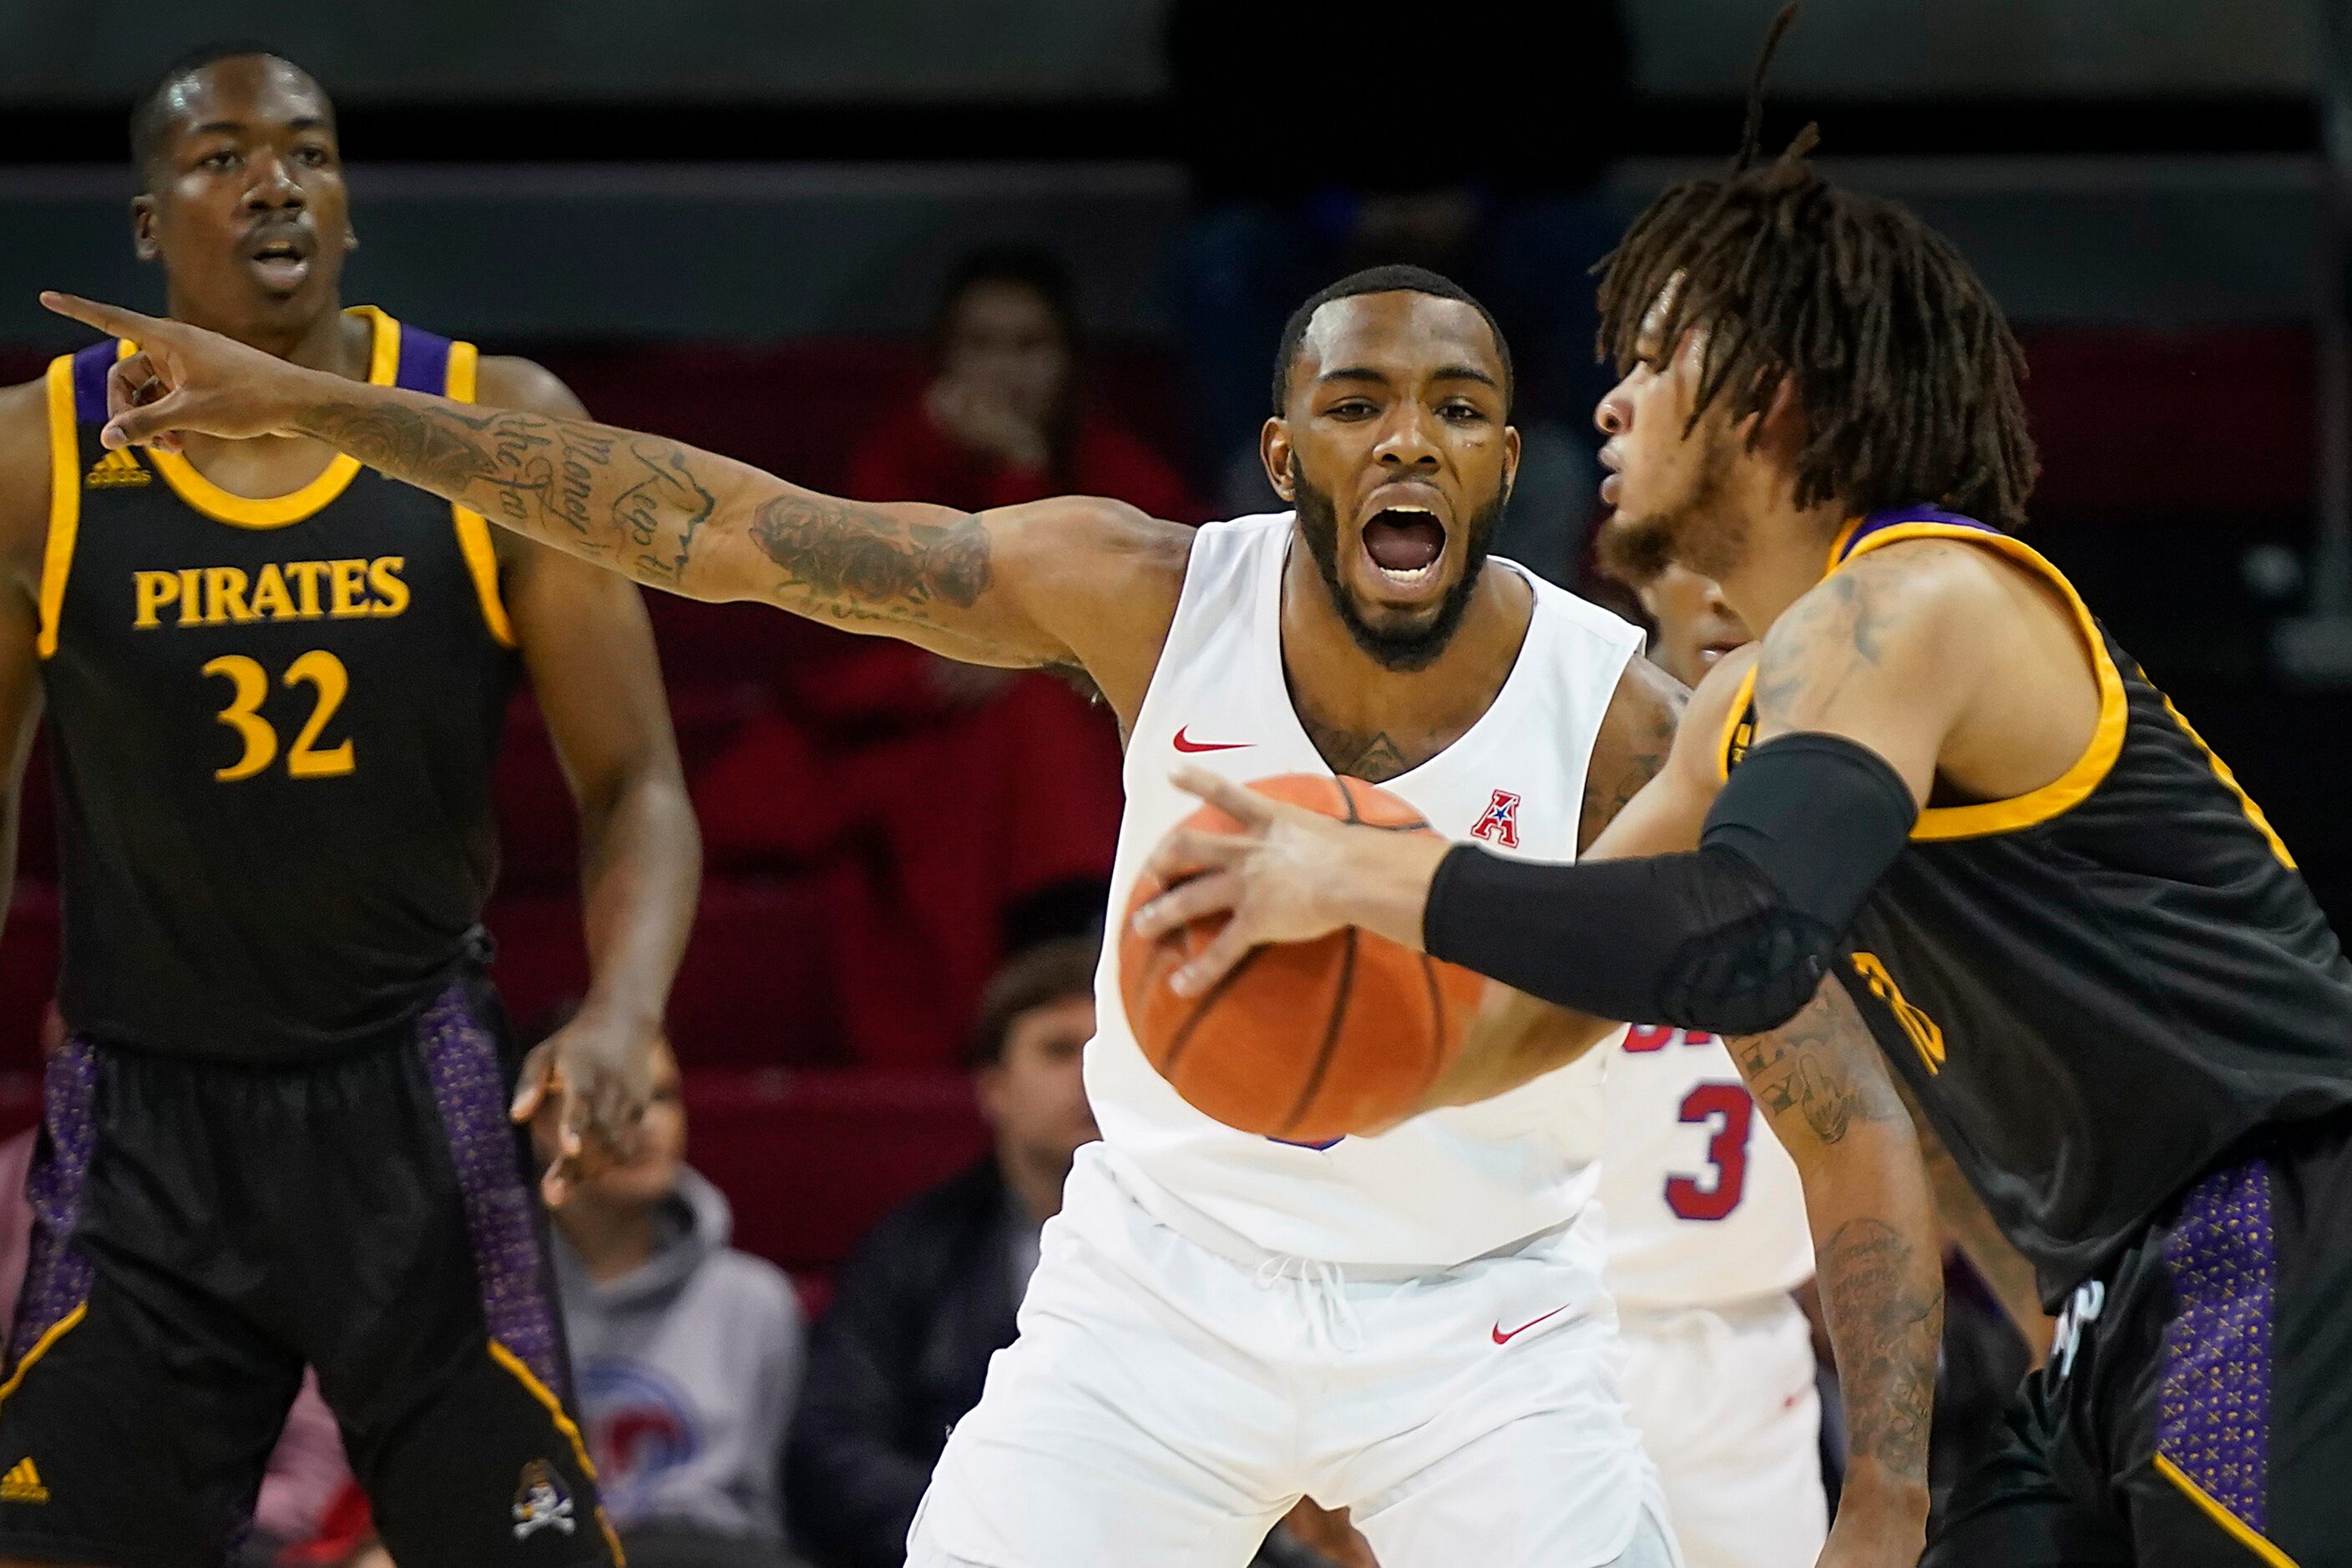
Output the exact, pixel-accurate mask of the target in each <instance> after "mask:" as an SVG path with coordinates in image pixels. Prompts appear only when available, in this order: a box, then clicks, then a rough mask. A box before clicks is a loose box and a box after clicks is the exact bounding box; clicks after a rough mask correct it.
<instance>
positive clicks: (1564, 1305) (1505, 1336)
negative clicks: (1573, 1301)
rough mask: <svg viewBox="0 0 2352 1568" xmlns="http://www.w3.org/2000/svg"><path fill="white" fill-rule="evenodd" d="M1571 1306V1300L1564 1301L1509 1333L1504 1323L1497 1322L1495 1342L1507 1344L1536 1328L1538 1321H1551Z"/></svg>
mask: <svg viewBox="0 0 2352 1568" xmlns="http://www.w3.org/2000/svg"><path fill="white" fill-rule="evenodd" d="M1569 1306H1570V1303H1569V1302H1566V1301H1562V1302H1561V1303H1560V1304H1559V1306H1557V1307H1554V1308H1553V1309H1552V1310H1550V1311H1549V1312H1546V1313H1545V1314H1544V1315H1543V1316H1542V1317H1540V1318H1529V1319H1528V1321H1526V1322H1524V1323H1521V1324H1520V1325H1519V1326H1518V1327H1517V1328H1516V1329H1513V1330H1512V1331H1510V1332H1509V1333H1505V1332H1504V1331H1503V1325H1502V1324H1501V1323H1500V1322H1497V1323H1496V1325H1495V1342H1496V1344H1498V1345H1507V1344H1509V1343H1510V1342H1512V1341H1513V1340H1515V1339H1517V1338H1518V1337H1519V1336H1520V1335H1521V1334H1524V1333H1526V1332H1527V1331H1528V1330H1529V1329H1532V1328H1534V1327H1535V1326H1536V1325H1537V1324H1538V1323H1543V1322H1549V1321H1551V1320H1552V1319H1554V1318H1557V1317H1559V1315H1560V1314H1561V1313H1562V1312H1565V1311H1567V1310H1568V1309H1569Z"/></svg>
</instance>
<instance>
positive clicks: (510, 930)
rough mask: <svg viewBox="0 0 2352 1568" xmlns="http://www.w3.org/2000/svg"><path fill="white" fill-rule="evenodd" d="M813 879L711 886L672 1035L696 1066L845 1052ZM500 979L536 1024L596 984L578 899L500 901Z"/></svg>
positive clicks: (494, 915) (493, 926)
mask: <svg viewBox="0 0 2352 1568" xmlns="http://www.w3.org/2000/svg"><path fill="white" fill-rule="evenodd" d="M826 921H827V900H826V899H825V898H824V896H823V894H822V890H821V889H820V888H819V886H818V885H817V884H815V883H814V882H811V881H809V880H806V879H800V880H789V881H787V880H761V881H740V882H730V881H725V880H715V881H712V882H710V883H708V884H706V885H705V887H704V888H703V890H702V903H701V907H700V909H699V910H698V912H697V915H696V920H695V928H694V933H693V936H692V939H691V940H690V941H689V942H688V946H687V951H686V962H685V964H684V965H683V967H681V968H680V970H679V971H678V977H677V984H676V986H675V987H673V988H672V991H671V994H670V1014H669V1023H670V1037H671V1040H672V1041H673V1043H674V1044H675V1045H676V1046H677V1054H678V1059H679V1060H680V1061H681V1062H683V1063H685V1064H686V1065H687V1066H688V1067H689V1068H693V1067H701V1066H720V1067H735V1066H741V1067H763V1066H775V1067H782V1066H815V1065H822V1064H827V1063H835V1062H840V1061H842V1060H844V1059H845V1054H846V1053H845V1045H844V1043H843V1039H842V1030H841V1026H840V1024H839V1022H838V1021H837V1017H836V1008H835V1001H834V996H835V991H834V986H833V982H832V979H831V974H830V965H829V963H828V958H827V952H826V943H825V938H824V930H825V925H826ZM488 925H489V928H490V931H491V934H492V935H494V936H495V937H497V938H498V944H499V955H498V960H497V966H496V971H495V973H496V974H497V978H498V982H499V990H500V991H501V993H503V994H504V995H505V997H506V1001H507V1007H508V1010H509V1012H511V1013H512V1014H513V1016H514V1017H515V1019H516V1021H517V1023H518V1024H520V1025H521V1026H525V1027H529V1026H530V1025H531V1024H532V1023H533V1022H535V1021H539V1020H542V1019H544V1018H545V1016H547V1015H548V1014H549V1013H550V1012H551V1011H552V1010H553V1009H554V1008H555V1007H557V1006H558V1005H562V1004H564V1003H568V1002H574V1001H577V1000H578V999H579V997H580V996H581V994H583V993H584V992H585V991H586V990H587V987H588V959H587V953H586V949H585V947H584V945H583V938H582V935H581V928H580V905H579V902H578V900H576V899H572V898H569V897H557V896H552V895H547V894H517V895H514V896H510V897H505V898H500V899H499V900H497V901H495V902H494V903H493V904H492V905H491V906H490V910H489V915H488Z"/></svg>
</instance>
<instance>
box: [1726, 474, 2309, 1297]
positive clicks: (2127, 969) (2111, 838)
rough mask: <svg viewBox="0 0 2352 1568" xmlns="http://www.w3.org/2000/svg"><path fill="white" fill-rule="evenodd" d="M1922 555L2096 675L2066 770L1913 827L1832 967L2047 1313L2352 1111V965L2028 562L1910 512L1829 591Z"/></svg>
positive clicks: (1977, 535) (1732, 728)
mask: <svg viewBox="0 0 2352 1568" xmlns="http://www.w3.org/2000/svg"><path fill="white" fill-rule="evenodd" d="M1910 539H1951V540H1957V541H1960V542H1966V543H1969V544H1973V545H1977V546H1979V547H1981V548H1984V549H1988V550H1993V551H1997V552H2000V553H2001V554H2002V555H2004V556H2006V557H2008V558H2009V559H2010V560H2011V561H2014V562H2016V563H2019V564H2021V565H2022V566H2024V567H2026V568H2028V569H2029V570H2031V571H2032V572H2034V573H2036V574H2040V575H2041V576H2042V577H2043V578H2045V579H2046V580H2047V581H2048V582H2049V583H2050V584H2052V586H2053V588H2055V589H2056V590H2057V591H2058V592H2059V593H2061V594H2062V595H2063V596H2064V598H2065V599H2066V601H2067V602H2068V603H2069V604H2071V605H2073V606H2074V613H2075V615H2076V616H2078V617H2079V619H2080V622H2081V626H2082V633H2083V637H2084V643H2085V644H2086V646H2087V647H2088V648H2089V649H2090V651H2091V654H2092V657H2093V660H2094V663H2095V666H2096V668H2097V673H2098V680H2099V697H2100V705H2099V706H2100V711H2099V723H2098V728H2097V731H2096V732H2095V734H2094V736H2093V738H2092V741H2091V743H2090V745H2089V747H2088V749H2086V750H2085V751H2084V753H2083V755H2082V757H2081V758H2080V759H2079V760H2078V761H2077V762H2076V763H2075V764H2074V766H2073V767H2072V768H2070V769H2068V770H2067V772H2066V773H2064V775H2063V776H2062V777H2060V778H2058V779H2056V780H2054V781H2053V782H2052V783H2051V784H2047V785H2045V786H2043V787H2042V788H2041V789H2038V790H2035V791H2033V792H2032V794H2030V795H2022V796H2020V797H2018V798H2016V799H2012V800H2001V801H1991V802H1985V803H1980V804H1971V805H1950V806H1944V805H1930V806H1929V807H1928V808H1927V810H1925V811H1923V812H1922V813H1921V814H1920V816H1919V821H1918V825H1917V826H1916V828H1914V830H1913V832H1912V835H1911V843H1910V845H1909V847H1908V848H1907V849H1906V851H1905V852H1904V854H1903V855H1902V856H1901V858H1899V859H1898V860H1897V861H1896V862H1895V867H1894V868H1893V869H1892V870H1891V871H1889V872H1888V873H1887V875H1886V877H1885V879H1884V880H1883V881H1882V882H1881V883H1880V884H1879V886H1878V888H1877V889H1876V891H1875V892H1874V893H1873V895H1872V896H1871V899H1870V900H1869V902H1868V903H1867V904H1866V905H1865V906H1864V910H1863V911H1862V913H1861V915H1860V917H1859V918H1858V919H1857V920H1856V921H1855V922H1854V926H1853V931H1852V933H1851V935H1850V938H1849V941H1848V943H1847V946H1846V948H1845V949H1844V951H1843V952H1842V953H1841V954H1840V955H1839V959H1838V963H1837V966H1836V967H1837V973H1838V976H1839V978H1840V980H1841V981H1842V982H1843V984H1844V985H1845V988H1846V990H1847V991H1848V992H1849V993H1850V994H1852V995H1853V999H1854V1002H1855V1005H1857V1006H1858V1007H1859V1009H1860V1010H1861V1013H1862V1016H1863V1017H1864V1019H1866V1020H1867V1021H1868V1023H1869V1025H1870V1027H1871V1030H1872V1033H1873V1034H1874V1036H1875V1037H1876V1038H1877V1040H1878V1042H1879V1044H1880V1046H1881V1047H1883V1048H1884V1049H1885V1053H1886V1055H1887V1057H1888V1058H1889V1059H1890V1060H1891V1061H1892V1062H1893V1063H1894V1064H1895V1068H1897V1069H1898V1070H1899V1071H1900V1072H1901V1073H1902V1075H1903V1077H1904V1079H1906V1082H1907V1083H1908V1084H1909V1085H1910V1087H1911V1088H1912V1089H1913V1090H1914V1091H1915V1093H1916V1097H1917V1099H1918V1100H1919V1102H1920V1105H1921V1107H1922V1108H1923V1110H1925V1111H1926V1113H1927V1117H1928V1119H1929V1121H1931V1122H1932V1123H1933V1124H1934V1127H1935V1130H1936V1131H1937V1133H1938V1134H1940V1135H1941V1136H1942V1138H1943V1140H1944V1142H1946V1144H1947V1145H1948V1147H1949V1148H1950V1151H1951V1153H1952V1156H1953V1158H1954V1159H1955V1160H1956V1161H1958V1163H1959V1165H1960V1167H1961V1168H1962V1169H1963V1170H1964V1171H1966V1172H1967V1173H1968V1174H1969V1179H1970V1180H1971V1181H1972V1182H1973V1183H1974V1184H1975V1185H1976V1187H1977V1190H1978V1192H1979V1194H1981V1195H1982V1196H1983V1198H1984V1199H1985V1202H1986V1204H1987V1205H1988V1206H1989V1207H1990V1209H1991V1211H1992V1213H1993V1215H1994V1216H1995V1217H1996V1218H1997V1219H1998V1220H1999V1221H2000V1224H2001V1226H2002V1228H2003V1229H2004V1230H2005V1231H2006V1232H2007V1233H2008V1235H2009V1237H2010V1239H2011V1241H2012V1242H2014V1243H2015V1244H2016V1245H2017V1246H2018V1247H2019V1248H2020V1249H2021V1251H2022V1252H2024V1254H2025V1255H2026V1256H2027V1257H2028V1258H2031V1259H2032V1261H2033V1264H2034V1266H2035V1268H2036V1270H2037V1271H2038V1273H2039V1275H2040V1278H2041V1284H2042V1294H2043V1297H2044V1299H2045V1300H2047V1301H2049V1302H2050V1303H2052V1304H2053V1305H2054V1304H2055V1303H2056V1302H2057V1301H2058V1300H2060V1299H2061V1298H2062V1297H2063V1295H2064V1294H2065V1293H2066V1292H2067V1291H2068V1290H2070V1289H2073V1287H2074V1286H2075V1285H2076V1284H2078V1283H2080V1282H2081V1281H2082V1280H2084V1279H2087V1278H2090V1277H2092V1276H2094V1275H2095V1274H2096V1273H2098V1272H2099V1271H2100V1270H2101V1269H2102V1268H2105V1266H2106V1264H2107V1263H2108V1262H2110V1261H2111V1260H2112V1259H2113V1258H2115V1257H2116V1255H2117V1254H2118V1253H2119V1252H2121V1251H2122V1250H2123V1249H2124V1248H2125V1247H2127V1246H2128V1245H2129V1244H2130V1243H2131V1242H2132V1241H2133V1239H2134V1238H2135V1237H2137V1236H2138V1235H2139V1234H2140V1232H2141V1231H2142V1229H2143V1228H2144V1226H2146V1225H2147V1222H2148V1220H2149V1219H2150V1218H2151V1216H2153V1215H2155V1214H2156V1213H2157V1212H2158V1210H2159V1209H2160V1208H2162V1207H2163V1205H2165V1204H2166V1203H2167V1202H2168V1200H2169V1199H2171V1198H2172V1197H2174V1196H2175V1195H2176V1194H2179V1193H2181V1192H2183V1191H2184V1190H2186V1189H2187V1188H2189V1186H2191V1185H2193V1184H2195V1182H2196V1181H2197V1180H2198V1178H2199V1177H2200V1175H2201V1174H2203V1173H2205V1172H2206V1171H2208V1170H2209V1169H2210V1168H2212V1167H2213V1166H2214V1165H2215V1164H2216V1163H2217V1162H2218V1161H2220V1160H2221V1157H2222V1156H2223V1155H2224V1154H2225V1153H2226V1152H2228V1151H2230V1150H2231V1148H2233V1147H2234V1146H2236V1145H2239V1144H2241V1143H2242V1142H2244V1141H2246V1140H2247V1139H2248V1138H2249V1137H2250V1136H2251V1135H2252V1134H2253V1133H2254V1132H2256V1131H2258V1130H2260V1129H2263V1128H2265V1127H2269V1126H2273V1125H2276V1124H2281V1123H2290V1122H2296V1121H2307V1120H2311V1119H2315V1118H2318V1117H2321V1116H2323V1115H2326V1114H2327V1113H2328V1112H2330V1111H2333V1110H2337V1109H2339V1108H2342V1107H2346V1106H2352V964H2347V962H2346V959H2345V955H2344V952H2343V949H2342V947H2341V946H2340V945H2339V943H2338V942H2337V941H2336V933H2335V932H2334V931H2331V930H2330V929H2329V927H2328V924H2327V921H2326V917H2325V916H2324V915H2322V914H2321V912H2320V910H2319V906H2318V904H2317V903H2316V902H2315V900H2313V898H2312V896H2311V892H2310V889H2308V888H2307V887H2305V883H2304V880H2303V878H2302V876H2301V875H2300V874H2299V873H2298V872H2297V871H2296V869H2295V866H2294V858H2293V857H2292V856H2291V855H2290V854H2289V853H2288V852H2287V847H2286V846H2285V845H2284V843H2282V842H2281V841H2280V839H2279V836H2278V834H2277V833H2276V832H2274V831H2273V829H2272V827H2271V825H2270V823H2269V822H2268V821H2267V820H2265V819H2264V817H2263V814H2262V811H2261V809H2260V808H2259V807H2258V806H2256V805H2254V803H2253V802H2252V800H2251V799H2250V798H2248V796H2247V795H2246V793H2245V791H2244V790H2243V789H2242V788H2241V787H2240V786H2239V784H2238V782H2237V780H2236V779H2235V778H2234V777H2233V776H2231V773H2230V770H2229V768H2228V767H2227V766H2226V765H2224V764H2223V763H2222V762H2221V759H2220V758H2218V757H2216V756H2215V755H2214V754H2213V752H2211V750H2210V749H2209V748H2208V747H2207V746H2206V744H2205V742H2203V741H2202V740H2200V738H2199V737H2198V734H2197V732H2196V731H2194V730H2193V729H2191V728H2190V727H2189V721H2187V720H2186V719H2184V718H2182V717H2181V715H2180V713H2179V710H2177V709H2175V708H2174V707H2173V705H2172V703H2171V702H2170V701H2169V700H2168V699H2167V698H2166V697H2165V695H2164V693H2163V692H2161V691H2159V690H2158V689H2157V688H2156V687H2155V686H2154V685H2153V684H2151V683H2150V682H2149V680H2148V679H2147V675H2146V673H2145V672H2143V671H2142V670H2141V669H2140V668H2139V667H2138V666H2137V664H2135V663H2134V662H2133V661H2132V659H2131V658H2129V656H2127V655H2126V653H2125V652H2124V651H2123V649H2122V648H2121V647H2118V646H2117V645H2116V642H2115V639H2114V638H2113V637H2109V636H2108V635H2107V633H2106V631H2105V628H2104V627H2102V626H2100V625H2099V624H2098V622H2097V621H2096V620H2095V618H2094V617H2093V616H2092V615H2091V612H2090V610H2089V609H2088V608H2087V607H2086V606H2085V605H2084V604H2083V601H2082V599H2081V597H2080V596H2079V595H2076V594H2075V592H2074V588H2073V586H2072V585H2071V584H2068V583H2067V581H2066V580H2065V578H2064V577H2063V575H2061V574H2060V573H2059V572H2058V570H2057V568H2056V567H2054V566H2053V565H2051V564H2050V563H2049V562H2048V561H2046V560H2044V559H2043V558H2042V556H2041V555H2040V554H2039V553H2038V552H2035V551H2033V550H2032V549H2031V548H2029V547H2028V546H2026V545H2025V544H2023V543H2021V542H2019V541H2017V540H2015V539H2012V538H2011V537H2009V536H2008V535H2006V534H2003V533H2000V532H1999V531H1995V530H1993V529H1991V528H1989V527H1987V526H1986V525H1984V524H1982V523H1979V522H1978V521H1974V520H1973V519H1969V518H1963V517H1957V516H1954V515H1951V514H1949V513H1946V512H1940V511H1937V510H1931V509H1925V508H1913V509H1907V510H1895V511H1888V512H1882V513H1875V514H1873V515H1872V516H1870V517H1868V518H1865V519H1863V520H1861V521H1858V522H1857V523H1855V524H1853V526H1851V527H1849V528H1848V529H1847V530H1846V531H1845V532H1844V533H1843V535H1842V536H1841V537H1840V539H1839V540H1838V542H1837V544H1836V546H1835V548H1834V549H1833V550H1832V554H1831V569H1832V571H1834V570H1836V569H1837V568H1838V567H1839V566H1841V565H1843V563H1846V562H1848V561H1851V560H1853V558H1854V557H1855V556H1857V555H1861V554H1864V553H1865V552H1869V551H1872V550H1875V549H1880V548H1883V547H1885V546H1886V545H1889V544H1894V543H1897V542H1901V541H1904V540H1910ZM1754 681H1755V676H1754V673H1753V672H1752V671H1751V672H1750V674H1749V675H1748V682H1747V685H1746V686H1745V687H1743V689H1741V690H1740V692H1739V693H1738V697H1737V699H1736V700H1735V701H1734V703H1733V707H1732V713H1731V717H1730V719H1729V721H1728V722H1727V726H1726V730H1725V734H1724V740H1723V758H1724V767H1725V771H1726V773H1728V771H1729V769H1730V768H1731V767H1733V766H1736V765H1737V764H1738V762H1739V760H1740V758H1741V756H1743V755H1744V754H1745V752H1746V750H1747V746H1748V741H1749V739H1750V738H1751V737H1752V735H1753V734H1754V731H1755V716H1754V711H1753V687H1754Z"/></svg>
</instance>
